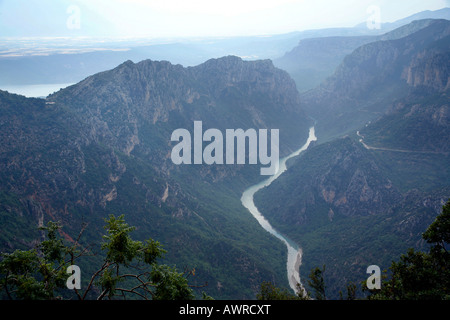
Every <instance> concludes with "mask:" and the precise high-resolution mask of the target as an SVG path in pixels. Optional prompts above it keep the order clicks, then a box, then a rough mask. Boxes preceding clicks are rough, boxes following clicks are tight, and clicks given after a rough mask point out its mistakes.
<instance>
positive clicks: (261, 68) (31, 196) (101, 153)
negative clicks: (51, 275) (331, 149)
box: [0, 57, 310, 299]
mask: <svg viewBox="0 0 450 320" xmlns="http://www.w3.org/2000/svg"><path fill="white" fill-rule="evenodd" d="M0 108H1V113H0V123H1V124H2V126H1V129H0V136H1V141H2V145H1V147H0V158H1V164H0V169H1V170H0V172H1V181H2V183H1V184H0V197H1V198H0V199H1V206H0V210H1V219H2V233H1V236H0V247H1V249H2V251H11V250H13V249H14V248H17V247H22V248H24V247H25V248H29V247H30V246H32V244H33V242H32V241H33V239H36V237H35V236H36V235H38V234H37V233H36V231H35V230H36V228H37V226H38V225H42V224H43V223H46V222H47V221H49V220H60V221H61V222H62V224H63V232H64V236H65V237H66V239H67V240H68V241H71V239H72V238H73V237H74V236H75V235H77V233H78V231H79V230H80V227H81V224H82V223H83V222H86V223H88V225H89V226H88V228H87V230H86V233H85V236H86V238H85V239H84V241H85V243H99V242H100V241H101V234H102V232H103V230H102V226H103V218H105V217H106V216H107V215H108V214H116V215H118V214H125V216H126V219H127V221H128V223H130V224H131V225H136V226H137V227H138V228H137V230H136V231H135V234H136V237H138V238H141V239H144V238H148V237H152V238H154V239H156V240H158V241H160V242H161V243H162V245H163V246H164V248H165V249H166V250H167V251H168V254H167V256H166V260H167V262H168V263H169V264H176V265H177V266H180V267H189V268H195V270H196V276H195V277H194V278H193V279H192V281H193V284H199V285H200V284H203V283H205V282H208V284H209V285H208V287H206V288H202V289H201V290H204V291H205V292H208V294H210V295H211V296H213V297H215V298H232V299H241V298H254V297H255V294H256V292H257V290H259V285H260V283H261V282H262V281H264V280H271V281H272V280H274V281H276V282H277V283H279V284H280V285H283V286H286V287H287V286H288V284H287V279H286V275H285V263H284V261H285V260H284V258H281V257H284V254H285V250H286V249H285V247H283V244H282V243H281V242H280V243H278V242H276V243H274V241H273V238H272V237H271V236H270V235H268V234H267V233H266V232H265V231H264V230H262V229H261V228H260V227H259V225H258V224H257V222H256V220H255V219H254V218H253V217H252V216H251V215H250V214H249V213H248V212H247V211H246V209H245V208H244V207H242V205H241V203H240V195H241V192H242V191H243V189H244V188H245V187H246V186H248V185H249V184H250V183H252V182H255V181H258V180H260V179H262V177H261V176H260V174H259V168H260V166H259V165H175V164H173V163H172V161H171V158H170V152H171V148H172V147H173V145H174V144H175V143H174V142H171V141H170V139H171V133H172V132H173V130H175V129H178V128H185V129H187V130H188V131H190V132H191V133H193V121H194V120H200V121H202V122H203V127H204V130H206V129H207V128H217V129H219V130H224V129H238V128H242V129H245V130H246V129H249V128H255V129H259V128H267V129H279V130H280V142H281V146H280V148H281V150H282V152H283V153H284V154H286V153H287V152H289V151H290V150H292V149H294V148H298V147H299V146H301V145H302V144H303V143H304V140H305V139H306V136H307V132H308V127H309V125H310V123H309V120H308V119H307V118H306V116H305V115H304V113H303V111H302V110H301V106H300V104H299V95H298V92H297V90H296V88H295V84H294V82H293V80H292V79H291V78H290V77H289V76H288V74H287V73H286V72H284V71H281V70H279V69H276V68H275V67H274V66H273V64H272V63H271V62H270V61H255V62H245V61H243V60H242V59H239V58H237V57H224V58H221V59H214V60H210V61H207V62H205V63H203V64H201V65H199V66H196V67H192V68H184V67H182V66H180V65H172V64H171V63H169V62H164V61H160V62H159V61H150V60H147V61H142V62H140V63H136V64H135V63H133V62H131V61H127V62H125V63H123V64H121V65H119V66H118V67H116V68H114V69H112V70H109V71H106V72H103V73H99V74H95V75H93V76H91V77H88V78H87V79H85V80H84V81H82V82H80V83H78V84H76V85H73V86H71V87H68V88H66V89H64V90H61V91H59V92H57V93H55V94H54V95H51V96H49V97H48V98H47V99H45V100H44V99H26V98H24V97H22V96H18V95H12V94H9V93H6V92H3V91H0ZM18 230H19V231H18ZM71 237H72V238H71ZM84 268H89V265H85V266H84Z"/></svg>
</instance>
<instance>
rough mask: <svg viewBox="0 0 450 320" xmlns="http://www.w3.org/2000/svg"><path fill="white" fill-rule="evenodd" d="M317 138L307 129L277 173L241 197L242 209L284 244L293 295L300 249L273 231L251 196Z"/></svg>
mask: <svg viewBox="0 0 450 320" xmlns="http://www.w3.org/2000/svg"><path fill="white" fill-rule="evenodd" d="M316 140H317V137H316V134H315V129H314V127H311V128H310V129H309V137H308V140H307V141H306V143H305V144H304V145H303V146H302V147H301V148H300V149H298V150H296V151H295V152H293V153H291V154H290V155H288V156H287V157H285V158H282V159H280V166H279V169H278V172H277V173H276V174H275V175H273V176H271V177H269V178H268V179H266V180H264V181H262V182H260V183H258V184H255V185H253V186H251V187H249V188H248V189H246V190H245V191H244V193H243V194H242V197H241V202H242V205H243V206H244V207H246V208H247V209H248V210H249V211H250V213H251V214H252V215H253V217H255V218H256V220H257V221H258V222H259V224H260V225H261V226H262V227H263V228H264V229H265V230H266V231H268V232H269V233H271V234H272V235H274V236H275V237H277V238H278V239H280V240H281V241H283V242H284V244H285V245H286V246H287V250H288V254H287V262H286V266H287V276H288V281H289V286H290V287H291V288H292V290H294V292H295V293H297V283H300V285H301V281H300V273H299V272H300V271H299V269H300V265H301V263H302V249H301V248H300V247H299V246H298V245H297V244H296V243H295V242H293V241H291V240H290V239H289V238H288V237H286V236H284V235H282V234H280V233H279V232H278V231H277V230H275V229H274V228H273V227H272V226H271V225H270V223H269V222H268V221H267V220H266V218H264V216H263V215H262V214H261V213H260V212H259V210H258V208H257V207H256V206H255V203H254V201H253V196H254V195H255V193H256V192H258V191H259V190H261V189H262V188H264V187H266V186H268V185H270V184H271V183H272V182H273V181H275V180H276V179H277V178H278V177H279V176H280V175H281V174H282V173H283V172H285V171H286V170H287V168H286V161H287V160H289V159H291V158H293V157H296V156H298V155H299V154H300V153H301V152H303V151H305V150H306V149H307V148H308V146H309V144H310V143H311V142H312V141H316Z"/></svg>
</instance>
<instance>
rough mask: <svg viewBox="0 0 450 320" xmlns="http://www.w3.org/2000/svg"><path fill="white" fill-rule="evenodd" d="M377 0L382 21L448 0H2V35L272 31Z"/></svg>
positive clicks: (325, 23)
mask: <svg viewBox="0 0 450 320" xmlns="http://www.w3.org/2000/svg"><path fill="white" fill-rule="evenodd" d="M373 5H375V6H377V7H379V8H380V14H381V15H380V17H381V22H392V21H395V20H398V19H401V18H404V17H406V16H409V15H412V14H414V13H417V12H420V11H424V10H438V9H441V8H444V7H448V6H450V1H448V0H446V1H444V0H428V1H423V0H396V1H388V0H379V1H370V0H358V1H355V0H343V1H331V0H318V1H306V0H278V1H274V0H245V1H243V0H227V1H215V0H193V1H186V0H149V1H145V0H95V1H93V0H58V1H56V0H39V1H37V0H33V1H30V0H0V37H55V36H77V37H79V36H103V37H143V36H145V37H152V38H164V37H204V36H240V35H270V34H280V33H287V32H292V31H301V30H307V29H319V28H327V27H352V26H354V25H356V24H359V23H362V22H365V21H366V20H367V19H368V17H369V16H370V13H368V12H367V9H368V8H369V7H370V6H373ZM70 19H72V20H74V19H75V20H74V21H75V22H78V24H77V23H75V24H74V23H73V21H72V20H70ZM71 23H72V24H71Z"/></svg>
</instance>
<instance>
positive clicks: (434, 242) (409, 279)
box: [369, 200, 450, 300]
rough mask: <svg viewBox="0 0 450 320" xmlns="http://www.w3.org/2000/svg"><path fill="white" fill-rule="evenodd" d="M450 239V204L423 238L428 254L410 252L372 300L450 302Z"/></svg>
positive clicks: (391, 268)
mask: <svg viewBox="0 0 450 320" xmlns="http://www.w3.org/2000/svg"><path fill="white" fill-rule="evenodd" d="M449 235H450V200H449V201H448V202H447V203H446V204H445V205H444V206H443V209H442V213H441V214H440V215H439V216H437V217H436V219H435V221H434V222H433V223H432V224H430V226H429V227H428V228H427V230H426V231H425V232H424V233H423V235H422V237H423V239H424V240H426V241H427V242H428V243H429V244H430V245H431V247H430V249H429V252H420V251H415V250H414V249H412V248H411V249H409V250H408V251H407V253H406V254H404V255H402V256H401V257H400V260H399V261H398V262H395V261H394V262H393V263H392V265H391V267H390V270H391V273H392V275H391V277H390V278H389V279H388V280H387V281H385V282H384V283H383V285H382V288H381V290H377V291H372V292H371V295H370V296H369V299H395V300H397V299H401V300H419V299H421V300H424V299H433V300H441V299H442V300H443V299H445V300H447V299H450V254H449V252H448V251H447V249H446V246H447V245H448V244H449V241H450V236H449Z"/></svg>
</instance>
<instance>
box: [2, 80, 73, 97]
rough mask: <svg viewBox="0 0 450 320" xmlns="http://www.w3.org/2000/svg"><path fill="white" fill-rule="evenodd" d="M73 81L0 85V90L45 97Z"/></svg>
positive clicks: (26, 95) (27, 95)
mask: <svg viewBox="0 0 450 320" xmlns="http://www.w3.org/2000/svg"><path fill="white" fill-rule="evenodd" d="M72 84H73V83H56V84H29V85H11V86H10V85H5V86H4V85H0V90H3V91H8V92H9V93H15V94H20V95H23V96H25V97H28V98H45V97H47V96H48V95H49V94H52V93H54V92H56V91H59V90H60V89H63V88H66V87H68V86H70V85H72Z"/></svg>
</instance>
